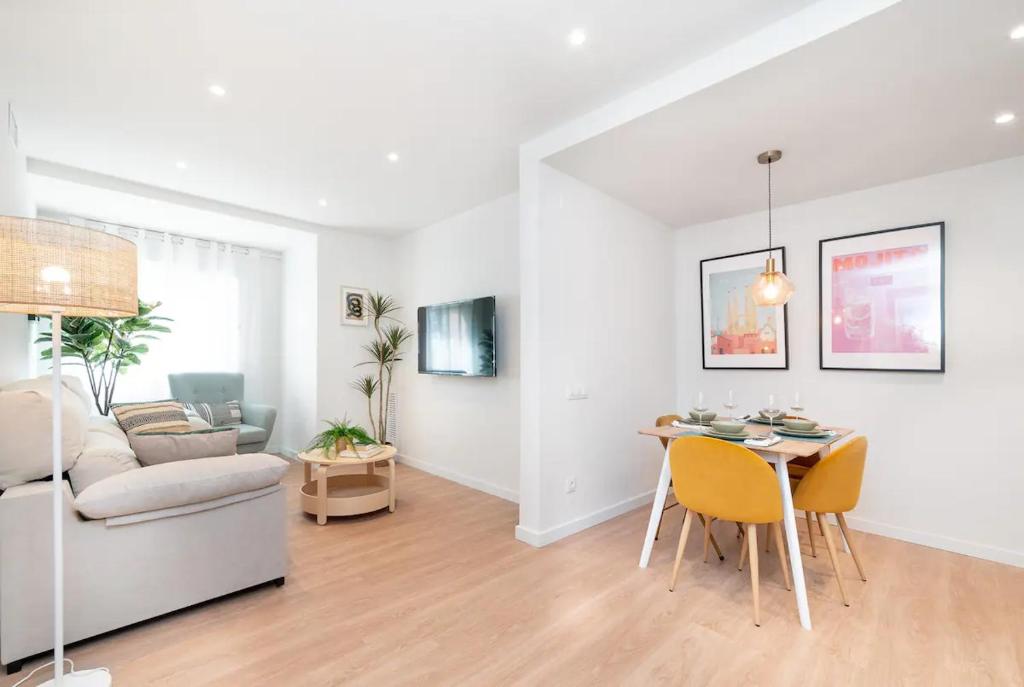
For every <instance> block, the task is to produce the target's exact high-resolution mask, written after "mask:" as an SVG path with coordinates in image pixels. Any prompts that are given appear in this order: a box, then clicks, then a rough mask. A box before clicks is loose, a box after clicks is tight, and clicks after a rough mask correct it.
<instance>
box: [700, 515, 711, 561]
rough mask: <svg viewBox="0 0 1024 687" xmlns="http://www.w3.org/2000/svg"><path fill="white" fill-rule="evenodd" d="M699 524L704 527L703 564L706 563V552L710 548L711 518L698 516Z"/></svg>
mask: <svg viewBox="0 0 1024 687" xmlns="http://www.w3.org/2000/svg"><path fill="white" fill-rule="evenodd" d="M700 524H702V525H704V562H705V563H707V562H708V550H709V549H710V548H711V518H705V517H704V516H703V515H701V516H700Z"/></svg>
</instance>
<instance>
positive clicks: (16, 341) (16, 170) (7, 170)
mask: <svg viewBox="0 0 1024 687" xmlns="http://www.w3.org/2000/svg"><path fill="white" fill-rule="evenodd" d="M0 106H2V109H0V118H2V122H3V123H2V124H0V215H14V216H18V217H35V205H34V204H33V203H32V196H31V194H30V192H29V185H28V173H27V172H26V171H25V156H24V155H22V154H21V153H20V152H19V151H18V150H17V149H16V148H15V147H14V141H13V140H12V139H11V137H10V136H9V135H8V131H7V99H6V98H0ZM28 343H29V326H28V318H27V317H26V316H25V315H16V314H9V313H2V314H0V384H4V383H6V382H11V381H14V380H16V379H21V378H23V377H26V376H27V375H28V373H29V345H28Z"/></svg>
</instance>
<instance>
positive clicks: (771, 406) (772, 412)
mask: <svg viewBox="0 0 1024 687" xmlns="http://www.w3.org/2000/svg"><path fill="white" fill-rule="evenodd" d="M761 412H763V413H764V414H765V416H766V417H767V418H768V436H769V437H773V436H775V419H776V418H777V417H778V415H779V408H778V405H777V404H776V403H775V394H768V406H767V407H766V408H765V409H764V410H762V411H761Z"/></svg>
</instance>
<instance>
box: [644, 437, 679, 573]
mask: <svg viewBox="0 0 1024 687" xmlns="http://www.w3.org/2000/svg"><path fill="white" fill-rule="evenodd" d="M671 446H672V440H671V439H670V440H669V442H668V446H666V447H665V458H664V460H662V462H661V477H659V478H658V488H657V490H655V492H654V503H653V504H652V505H651V519H650V520H649V521H648V522H647V537H646V538H645V539H644V548H643V551H641V552H640V567H641V568H646V567H647V564H648V563H649V562H650V560H651V551H652V550H653V549H654V537H655V535H656V534H657V533H658V523H659V522H660V521H661V512H662V511H663V510H665V499H666V498H668V483H669V482H670V481H671V480H672V468H671V467H669V464H668V450H669V448H671Z"/></svg>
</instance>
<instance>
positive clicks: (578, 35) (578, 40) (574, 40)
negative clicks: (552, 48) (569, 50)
mask: <svg viewBox="0 0 1024 687" xmlns="http://www.w3.org/2000/svg"><path fill="white" fill-rule="evenodd" d="M565 40H567V41H568V42H569V45H571V46H573V47H574V48H578V47H579V46H581V45H583V44H584V43H586V42H587V32H586V31H584V30H583V29H573V30H572V31H570V32H569V35H568V36H566V37H565Z"/></svg>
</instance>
